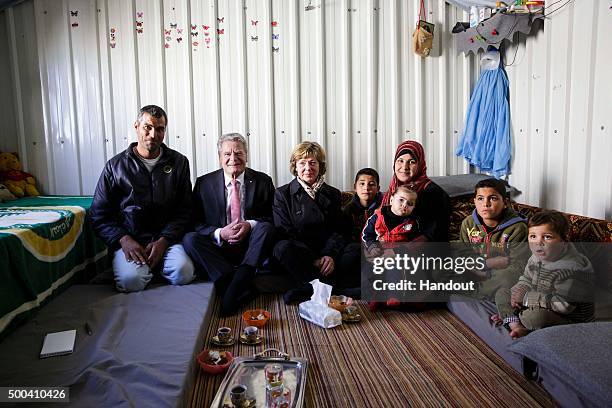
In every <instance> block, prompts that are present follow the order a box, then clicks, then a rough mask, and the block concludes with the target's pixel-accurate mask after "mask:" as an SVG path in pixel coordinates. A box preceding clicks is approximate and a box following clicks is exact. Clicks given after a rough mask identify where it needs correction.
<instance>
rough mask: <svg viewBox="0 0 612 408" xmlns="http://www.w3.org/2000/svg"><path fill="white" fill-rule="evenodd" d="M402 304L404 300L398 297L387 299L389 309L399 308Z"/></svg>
mask: <svg viewBox="0 0 612 408" xmlns="http://www.w3.org/2000/svg"><path fill="white" fill-rule="evenodd" d="M401 304H402V302H400V301H399V300H397V299H396V298H390V299H389V300H387V307H388V308H389V309H397V308H399V307H400V306H401Z"/></svg>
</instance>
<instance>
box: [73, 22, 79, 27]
mask: <svg viewBox="0 0 612 408" xmlns="http://www.w3.org/2000/svg"><path fill="white" fill-rule="evenodd" d="M71 25H72V26H73V27H78V26H79V23H72V24H71Z"/></svg>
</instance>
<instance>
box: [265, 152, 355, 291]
mask: <svg viewBox="0 0 612 408" xmlns="http://www.w3.org/2000/svg"><path fill="white" fill-rule="evenodd" d="M289 167H290V171H291V173H292V174H293V175H294V176H295V179H293V180H292V181H291V182H290V183H289V184H286V185H284V186H282V187H279V188H278V189H277V190H276V193H275V195H274V205H273V208H272V209H273V215H274V225H275V226H276V229H277V234H278V236H279V238H280V241H279V242H278V243H277V244H276V245H275V247H274V251H273V255H274V258H276V260H277V261H278V262H279V263H280V265H281V266H282V267H283V268H284V269H285V271H286V272H287V273H289V274H290V275H291V276H292V277H293V278H294V280H295V281H296V285H297V287H296V289H294V290H292V291H289V292H288V293H287V294H286V296H285V301H287V302H289V301H291V300H295V299H297V298H307V297H309V296H310V294H311V293H312V290H311V286H310V284H308V282H310V281H311V280H312V279H317V278H318V279H320V280H321V281H323V282H326V283H329V284H332V285H336V286H340V287H342V286H344V287H350V286H353V287H354V286H359V274H360V269H359V259H360V258H359V257H360V253H359V246H358V245H348V246H347V241H346V240H345V239H344V238H343V234H342V233H343V232H344V230H343V229H344V228H345V227H344V226H343V223H342V221H343V217H342V210H341V194H340V191H339V190H338V189H336V188H334V187H332V186H330V185H328V184H326V183H325V181H324V177H323V176H324V175H325V170H326V161H325V151H324V150H323V148H322V147H321V146H320V145H319V144H318V143H316V142H302V143H300V144H299V145H297V146H296V148H295V149H294V150H293V152H292V153H291V160H290V163H289Z"/></svg>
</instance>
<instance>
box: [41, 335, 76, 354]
mask: <svg viewBox="0 0 612 408" xmlns="http://www.w3.org/2000/svg"><path fill="white" fill-rule="evenodd" d="M75 338H76V330H66V331H62V332H57V333H47V335H46V336H45V341H44V342H43V346H42V350H41V351H40V358H45V357H51V356H61V355H64V354H70V353H72V351H73V350H74V339H75Z"/></svg>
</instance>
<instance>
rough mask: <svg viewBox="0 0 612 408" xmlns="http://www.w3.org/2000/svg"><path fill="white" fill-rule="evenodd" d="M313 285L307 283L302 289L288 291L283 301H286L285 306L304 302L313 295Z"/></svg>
mask: <svg viewBox="0 0 612 408" xmlns="http://www.w3.org/2000/svg"><path fill="white" fill-rule="evenodd" d="M313 293H314V292H313V290H312V285H311V284H310V283H306V284H304V285H302V286H300V287H297V288H294V289H291V290H288V291H287V292H286V293H285V295H284V296H283V299H284V300H285V304H286V305H288V304H290V303H293V302H304V301H306V300H308V299H310V297H311V296H312V294H313Z"/></svg>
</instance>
